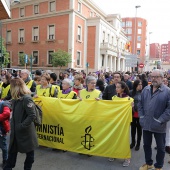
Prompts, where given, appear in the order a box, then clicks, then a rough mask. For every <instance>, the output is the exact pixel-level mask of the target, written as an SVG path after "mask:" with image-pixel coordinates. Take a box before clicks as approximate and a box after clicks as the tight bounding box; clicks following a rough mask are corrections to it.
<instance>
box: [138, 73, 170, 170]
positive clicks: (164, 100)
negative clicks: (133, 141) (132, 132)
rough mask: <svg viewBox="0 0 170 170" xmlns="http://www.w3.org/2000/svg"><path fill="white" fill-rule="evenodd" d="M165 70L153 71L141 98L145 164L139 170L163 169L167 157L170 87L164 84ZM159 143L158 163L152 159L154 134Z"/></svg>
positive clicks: (140, 114)
mask: <svg viewBox="0 0 170 170" xmlns="http://www.w3.org/2000/svg"><path fill="white" fill-rule="evenodd" d="M163 77H164V75H163V72H162V71H161V70H154V71H153V72H152V73H151V82H152V84H151V85H150V86H146V87H145V88H144V89H143V91H142V93H141V99H140V100H139V105H138V113H139V117H140V125H141V127H142V129H143V143H144V145H143V148H144V153H145V162H146V163H145V164H144V165H143V166H141V167H140V168H139V170H148V169H153V168H155V169H154V170H162V167H163V164H164V157H165V137H166V123H167V122H168V121H169V120H170V88H168V87H167V86H165V85H164V84H163ZM153 135H154V138H155V141H156V145H157V155H156V163H155V164H154V166H153V160H152V148H151V145H152V136H153Z"/></svg>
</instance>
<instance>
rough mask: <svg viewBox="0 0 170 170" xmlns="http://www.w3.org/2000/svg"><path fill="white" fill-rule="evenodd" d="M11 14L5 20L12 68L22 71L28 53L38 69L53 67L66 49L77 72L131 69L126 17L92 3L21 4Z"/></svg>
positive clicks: (48, 0) (29, 0) (34, 0)
mask: <svg viewBox="0 0 170 170" xmlns="http://www.w3.org/2000/svg"><path fill="white" fill-rule="evenodd" d="M11 14H12V19H11V20H5V21H4V22H3V37H4V39H5V40H6V48H7V51H8V52H9V54H10V61H11V65H10V67H20V61H19V55H20V54H28V55H32V56H33V63H32V64H33V67H34V69H37V68H43V69H50V68H51V67H52V63H51V62H52V61H51V60H52V56H51V53H53V52H55V51H57V50H58V49H62V50H64V51H67V52H68V53H70V54H71V57H72V63H70V64H69V67H71V68H74V69H76V70H84V69H86V67H88V69H89V71H95V70H106V71H116V70H119V71H125V55H128V54H129V52H128V51H127V50H126V49H125V44H126V43H127V41H128V40H127V37H126V35H125V32H124V31H123V29H122V28H121V21H122V20H121V17H120V15H106V14H105V13H104V12H103V11H102V10H101V9H99V8H98V7H97V6H96V5H95V4H94V3H93V2H92V1H90V0H20V3H19V4H17V5H15V6H11Z"/></svg>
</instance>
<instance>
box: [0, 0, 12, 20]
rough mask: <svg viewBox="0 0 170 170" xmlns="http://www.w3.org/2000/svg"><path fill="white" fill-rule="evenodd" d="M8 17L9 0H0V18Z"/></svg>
mask: <svg viewBox="0 0 170 170" xmlns="http://www.w3.org/2000/svg"><path fill="white" fill-rule="evenodd" d="M10 17H11V12H10V0H0V20H2V19H9V18H10Z"/></svg>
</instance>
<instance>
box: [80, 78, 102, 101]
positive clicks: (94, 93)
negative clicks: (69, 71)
mask: <svg viewBox="0 0 170 170" xmlns="http://www.w3.org/2000/svg"><path fill="white" fill-rule="evenodd" d="M85 83H86V89H83V90H81V91H80V92H79V97H80V99H96V100H99V99H102V94H101V91H99V90H97V89H96V78H95V77H94V76H87V77H86V80H85Z"/></svg>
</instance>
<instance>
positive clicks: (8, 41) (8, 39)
mask: <svg viewBox="0 0 170 170" xmlns="http://www.w3.org/2000/svg"><path fill="white" fill-rule="evenodd" d="M11 41H12V40H11V31H7V43H10V42H11Z"/></svg>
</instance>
